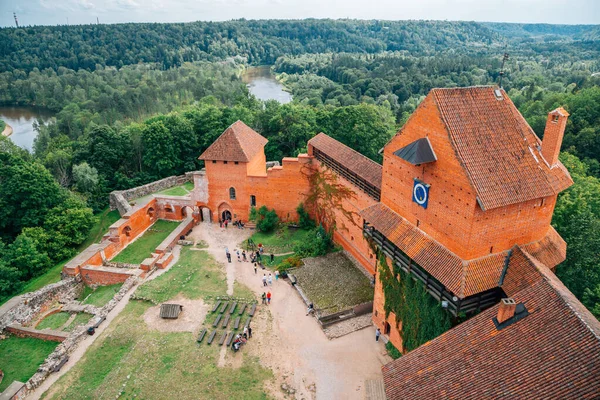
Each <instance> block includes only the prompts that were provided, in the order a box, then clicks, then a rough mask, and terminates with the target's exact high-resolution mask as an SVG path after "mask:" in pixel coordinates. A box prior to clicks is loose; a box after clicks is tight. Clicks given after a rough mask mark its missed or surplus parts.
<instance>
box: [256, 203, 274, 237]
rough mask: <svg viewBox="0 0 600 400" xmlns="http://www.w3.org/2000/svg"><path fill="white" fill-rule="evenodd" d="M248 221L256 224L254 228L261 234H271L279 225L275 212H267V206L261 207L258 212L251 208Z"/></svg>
mask: <svg viewBox="0 0 600 400" xmlns="http://www.w3.org/2000/svg"><path fill="white" fill-rule="evenodd" d="M250 221H254V222H256V228H257V229H258V230H259V231H261V232H272V231H273V230H274V229H275V228H277V225H279V217H278V216H277V213H276V212H275V210H269V209H268V208H267V206H262V207H261V208H259V209H258V210H257V209H256V208H255V207H252V208H251V209H250Z"/></svg>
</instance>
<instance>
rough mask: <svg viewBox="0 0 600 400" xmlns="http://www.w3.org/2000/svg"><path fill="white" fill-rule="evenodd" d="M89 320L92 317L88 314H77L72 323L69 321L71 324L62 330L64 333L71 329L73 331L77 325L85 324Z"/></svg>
mask: <svg viewBox="0 0 600 400" xmlns="http://www.w3.org/2000/svg"><path fill="white" fill-rule="evenodd" d="M90 318H92V316H91V315H90V314H86V313H79V314H77V316H76V317H75V319H74V320H73V321H71V323H70V324H69V325H68V326H67V327H65V329H63V330H64V331H66V332H71V331H72V330H73V329H75V328H76V327H78V326H79V325H84V324H86V323H87V322H88V321H89V320H90Z"/></svg>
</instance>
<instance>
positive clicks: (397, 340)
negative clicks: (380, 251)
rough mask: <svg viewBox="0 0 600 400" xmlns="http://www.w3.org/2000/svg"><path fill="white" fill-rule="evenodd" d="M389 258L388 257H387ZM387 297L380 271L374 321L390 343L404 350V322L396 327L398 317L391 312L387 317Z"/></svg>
mask: <svg viewBox="0 0 600 400" xmlns="http://www.w3.org/2000/svg"><path fill="white" fill-rule="evenodd" d="M386 258H387V257H386ZM387 263H388V265H392V260H391V259H389V258H387ZM384 304H385V296H384V294H383V286H382V284H381V280H380V279H379V271H377V276H376V279H375V294H374V296H373V314H372V319H373V323H374V324H375V326H377V327H378V328H379V329H381V333H383V334H385V335H386V336H387V337H388V338H389V340H390V342H392V344H393V345H394V346H395V347H396V348H397V349H399V350H402V336H401V335H400V331H401V330H402V322H400V323H399V325H398V327H396V315H395V314H394V313H393V312H391V313H390V315H389V316H388V317H387V318H386V317H385V309H384V308H383V307H384ZM386 323H387V324H388V325H387V326H388V327H389V332H387V330H386Z"/></svg>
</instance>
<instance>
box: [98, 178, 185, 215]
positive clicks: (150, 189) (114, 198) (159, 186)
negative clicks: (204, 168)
mask: <svg viewBox="0 0 600 400" xmlns="http://www.w3.org/2000/svg"><path fill="white" fill-rule="evenodd" d="M193 174H194V172H193V171H192V172H186V173H185V175H178V176H169V177H167V178H164V179H161V180H158V181H154V182H150V183H147V184H145V185H142V186H138V187H134V188H131V189H127V190H120V191H114V192H111V193H110V209H111V210H115V209H118V210H119V212H120V213H121V215H123V214H125V212H123V211H121V208H124V209H125V208H127V207H129V208H130V207H131V206H130V205H129V201H131V200H133V199H138V198H140V197H144V196H147V195H149V194H152V193H156V192H159V191H161V190H165V189H169V188H171V187H173V186H178V185H183V184H184V183H185V182H192V179H193V178H192V177H193ZM119 196H121V197H122V199H121V198H120V197H119ZM123 200H125V203H123ZM124 204H127V207H125V206H124Z"/></svg>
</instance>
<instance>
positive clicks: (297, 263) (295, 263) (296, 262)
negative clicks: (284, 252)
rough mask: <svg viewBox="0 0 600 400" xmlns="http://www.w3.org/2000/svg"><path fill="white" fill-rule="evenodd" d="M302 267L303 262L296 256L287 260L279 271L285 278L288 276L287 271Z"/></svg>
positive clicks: (282, 263) (279, 267)
mask: <svg viewBox="0 0 600 400" xmlns="http://www.w3.org/2000/svg"><path fill="white" fill-rule="evenodd" d="M301 266H302V260H301V259H300V257H299V256H297V255H294V256H291V257H288V258H286V259H285V260H283V261H282V262H281V264H279V265H278V266H277V271H279V272H280V273H281V274H282V275H283V276H286V275H287V271H288V270H289V269H291V268H298V267H301Z"/></svg>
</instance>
